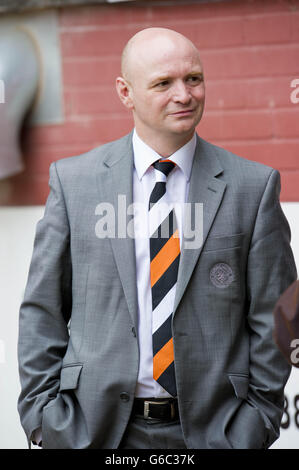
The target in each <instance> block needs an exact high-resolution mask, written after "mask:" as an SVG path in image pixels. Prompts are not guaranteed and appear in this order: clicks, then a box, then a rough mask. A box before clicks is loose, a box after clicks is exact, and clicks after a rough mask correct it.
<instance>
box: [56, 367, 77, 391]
mask: <svg viewBox="0 0 299 470" xmlns="http://www.w3.org/2000/svg"><path fill="white" fill-rule="evenodd" d="M82 367H83V364H69V365H66V366H64V367H63V368H62V369H61V374H60V386H59V391H60V392H62V391H63V390H74V389H76V388H77V387H78V383H79V377H80V374H81V370H82Z"/></svg>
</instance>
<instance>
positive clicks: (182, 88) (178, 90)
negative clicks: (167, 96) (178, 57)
mask: <svg viewBox="0 0 299 470" xmlns="http://www.w3.org/2000/svg"><path fill="white" fill-rule="evenodd" d="M173 100H174V101H175V102H179V103H182V104H188V103H189V102H190V100H191V95H190V92H189V90H188V87H187V85H186V84H185V83H183V82H178V83H176V84H175V85H174V89H173Z"/></svg>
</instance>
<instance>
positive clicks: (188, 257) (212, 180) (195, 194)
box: [174, 137, 226, 312]
mask: <svg viewBox="0 0 299 470" xmlns="http://www.w3.org/2000/svg"><path fill="white" fill-rule="evenodd" d="M222 171H223V169H222V167H221V165H220V162H219V160H218V159H217V156H216V154H215V151H214V150H213V147H212V146H210V144H208V143H207V142H205V141H204V140H202V139H200V138H199V137H198V140H197V146H196V150H195V155H194V159H193V166H192V172H191V179H190V188H189V196H188V203H190V204H191V205H192V209H193V208H194V204H195V203H201V204H202V205H203V206H202V209H203V227H202V244H201V246H200V247H197V248H194V249H193V248H184V246H185V242H187V241H188V239H186V238H185V237H184V238H183V244H182V251H181V260H180V266H179V272H178V282H177V289H176V297H175V304H174V312H175V310H176V309H177V307H178V305H179V302H180V301H181V299H182V296H183V294H184V292H185V290H186V287H187V285H188V282H189V280H190V278H191V275H192V272H193V270H194V268H195V265H196V263H197V261H198V258H199V256H200V253H201V251H202V248H203V245H204V243H205V241H206V239H207V237H208V234H209V231H210V229H211V226H212V224H213V222H214V219H215V216H216V214H217V211H218V208H219V206H220V204H221V201H222V198H223V195H224V191H225V188H226V183H224V182H223V181H222V180H219V179H217V178H216V176H217V175H219V174H220V173H222ZM192 214H193V222H192V218H191V222H192V226H193V227H194V210H192ZM185 226H186V217H185ZM184 233H186V232H184Z"/></svg>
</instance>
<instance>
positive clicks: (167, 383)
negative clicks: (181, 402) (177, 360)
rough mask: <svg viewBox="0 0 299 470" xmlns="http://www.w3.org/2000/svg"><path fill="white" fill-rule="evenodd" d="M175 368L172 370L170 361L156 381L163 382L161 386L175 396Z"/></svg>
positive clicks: (172, 365)
mask: <svg viewBox="0 0 299 470" xmlns="http://www.w3.org/2000/svg"><path fill="white" fill-rule="evenodd" d="M174 377H175V370H174V362H172V363H171V364H170V365H169V366H168V367H167V369H165V370H164V372H163V373H162V374H161V375H160V377H159V378H158V380H157V382H158V383H160V381H161V383H163V385H162V386H163V388H164V387H165V389H166V390H167V391H168V392H169V393H170V395H172V396H173V397H176V396H177V389H176V383H175V379H174Z"/></svg>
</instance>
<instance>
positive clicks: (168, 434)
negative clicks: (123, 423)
mask: <svg viewBox="0 0 299 470" xmlns="http://www.w3.org/2000/svg"><path fill="white" fill-rule="evenodd" d="M186 448H187V447H186V444H185V442H184V437H183V433H182V428H181V424H180V422H179V420H177V421H169V422H165V421H161V420H158V419H144V418H142V417H139V416H135V417H134V418H131V420H130V421H129V424H128V426H127V429H126V431H125V434H124V436H123V438H122V441H121V443H120V445H119V449H186Z"/></svg>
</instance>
